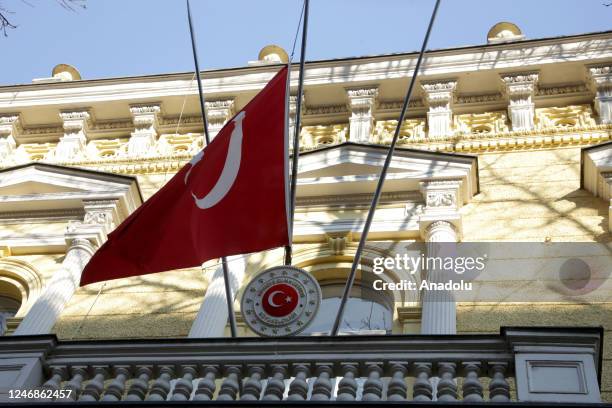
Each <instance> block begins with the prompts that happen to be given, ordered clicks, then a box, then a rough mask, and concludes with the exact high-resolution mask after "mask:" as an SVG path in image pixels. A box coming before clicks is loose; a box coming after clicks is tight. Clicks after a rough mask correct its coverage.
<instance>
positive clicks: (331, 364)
mask: <svg viewBox="0 0 612 408" xmlns="http://www.w3.org/2000/svg"><path fill="white" fill-rule="evenodd" d="M602 340H603V332H602V330H601V329H599V328H517V327H506V328H502V329H501V332H500V334H499V335H452V336H423V335H417V336H409V335H388V336H341V337H296V338H279V339H272V338H239V339H230V338H218V339H164V340H100V341H58V340H57V339H56V337H55V336H53V335H44V336H5V337H2V338H0V387H2V388H1V389H0V401H8V402H25V401H29V402H32V401H42V402H44V403H46V404H49V401H51V400H53V401H55V403H56V404H58V405H63V404H64V403H66V402H70V401H79V402H83V403H87V402H89V403H97V402H99V401H109V402H110V401H115V402H119V401H150V402H151V403H155V402H157V403H161V402H162V401H163V403H164V404H167V402H166V401H219V402H223V401H227V402H223V404H225V405H228V404H229V405H240V404H243V405H250V404H252V403H249V402H246V401H260V402H259V403H260V404H263V405H267V404H272V403H273V402H274V401H309V402H314V401H338V402H343V401H361V402H360V404H363V403H365V402H379V401H388V402H389V403H390V404H392V405H393V404H394V401H400V402H401V401H415V402H416V403H417V404H418V403H419V402H421V403H428V402H432V403H435V401H440V402H448V403H453V402H455V401H463V402H464V403H465V402H470V403H479V402H486V403H487V405H491V406H496V405H498V404H502V405H503V404H504V403H507V402H516V403H517V404H519V405H521V404H523V403H525V402H530V403H531V402H537V401H545V402H553V401H554V402H579V403H582V404H583V405H584V404H586V403H599V402H600V394H599V382H600V375H601V363H600V362H601V345H602ZM11 390H13V391H12V393H13V394H14V392H15V391H14V390H30V391H32V390H39V391H45V392H46V393H47V394H49V395H55V398H50V399H46V400H43V399H41V398H40V396H41V393H40V392H39V393H38V394H36V395H35V393H34V392H33V391H32V392H30V395H29V397H28V395H27V394H26V395H22V396H24V397H25V398H21V399H15V398H10V396H11ZM61 390H63V391H64V392H63V393H61V394H64V395H63V396H62V395H59V394H60V393H59V391H61ZM37 396H38V398H37ZM62 397H63V398H62ZM28 398H30V399H29V400H28ZM232 401H233V402H232ZM267 401H270V402H267ZM245 402H246V403H245ZM287 403H288V402H283V403H282V404H287ZM211 404H213V402H211ZM215 404H216V403H215ZM298 405H299V404H298ZM79 406H83V405H79Z"/></svg>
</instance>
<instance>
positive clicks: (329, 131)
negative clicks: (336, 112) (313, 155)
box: [300, 124, 348, 150]
mask: <svg viewBox="0 0 612 408" xmlns="http://www.w3.org/2000/svg"><path fill="white" fill-rule="evenodd" d="M347 133H348V127H347V126H346V125H343V124H339V125H323V126H303V127H302V133H301V135H300V139H301V141H300V148H302V149H305V150H308V149H314V148H315V147H318V146H325V145H331V144H338V143H342V142H346V141H347V136H346V135H347Z"/></svg>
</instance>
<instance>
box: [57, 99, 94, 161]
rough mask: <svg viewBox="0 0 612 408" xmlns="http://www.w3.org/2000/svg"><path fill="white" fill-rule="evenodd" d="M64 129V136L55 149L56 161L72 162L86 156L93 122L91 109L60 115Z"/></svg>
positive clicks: (66, 111) (77, 109)
mask: <svg viewBox="0 0 612 408" xmlns="http://www.w3.org/2000/svg"><path fill="white" fill-rule="evenodd" d="M59 117H60V119H61V120H62V127H63V128H64V136H62V137H61V138H60V141H59V143H58V144H57V147H56V148H55V156H54V157H55V160H57V161H70V160H74V159H77V158H78V157H81V156H83V155H84V154H85V148H86V145H87V133H88V131H89V126H90V125H91V122H92V120H93V119H92V118H93V116H92V114H91V112H90V110H89V108H73V109H70V110H62V111H60V113H59Z"/></svg>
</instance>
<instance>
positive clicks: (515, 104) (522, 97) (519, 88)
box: [501, 72, 539, 130]
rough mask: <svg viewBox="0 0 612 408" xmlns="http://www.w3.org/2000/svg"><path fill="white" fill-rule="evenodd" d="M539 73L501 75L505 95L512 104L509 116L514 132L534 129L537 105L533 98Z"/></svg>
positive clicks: (509, 108)
mask: <svg viewBox="0 0 612 408" xmlns="http://www.w3.org/2000/svg"><path fill="white" fill-rule="evenodd" d="M538 75H539V74H538V72H521V73H507V74H501V79H502V81H503V83H504V86H505V89H504V91H505V93H506V95H508V99H509V100H510V103H509V105H508V115H509V116H510V121H511V122H512V130H531V129H533V128H534V111H535V104H534V103H533V96H534V91H535V87H536V84H537V82H538Z"/></svg>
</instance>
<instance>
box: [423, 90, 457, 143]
mask: <svg viewBox="0 0 612 408" xmlns="http://www.w3.org/2000/svg"><path fill="white" fill-rule="evenodd" d="M421 87H422V88H423V92H424V96H425V100H426V102H427V106H428V107H429V111H428V112H427V122H428V127H429V138H431V139H435V138H439V137H444V136H449V135H452V134H453V130H452V123H453V111H452V104H453V100H454V92H455V89H456V88H457V81H456V80H454V79H449V80H442V81H425V82H422V83H421Z"/></svg>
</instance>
